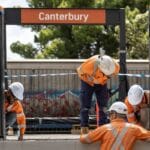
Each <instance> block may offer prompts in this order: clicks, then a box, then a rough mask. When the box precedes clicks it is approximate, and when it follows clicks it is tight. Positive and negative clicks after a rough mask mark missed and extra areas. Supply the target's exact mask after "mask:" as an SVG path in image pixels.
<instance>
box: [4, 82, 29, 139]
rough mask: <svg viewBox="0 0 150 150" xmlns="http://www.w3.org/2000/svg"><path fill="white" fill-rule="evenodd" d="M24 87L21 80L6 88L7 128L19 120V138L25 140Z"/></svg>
mask: <svg viewBox="0 0 150 150" xmlns="http://www.w3.org/2000/svg"><path fill="white" fill-rule="evenodd" d="M23 93H24V87H23V85H22V84H21V83H20V82H14V83H12V84H11V85H9V87H8V90H5V112H6V128H9V127H12V126H13V124H14V123H15V122H16V121H17V124H18V128H19V131H20V132H19V137H18V140H19V141H21V140H23V136H24V133H25V128H26V118H25V114H24V111H23V107H22V104H21V102H20V101H21V100H23Z"/></svg>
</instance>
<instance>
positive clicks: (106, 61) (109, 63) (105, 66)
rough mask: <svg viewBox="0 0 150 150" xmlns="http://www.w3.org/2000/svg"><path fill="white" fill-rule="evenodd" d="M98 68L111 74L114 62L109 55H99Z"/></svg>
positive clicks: (106, 73)
mask: <svg viewBox="0 0 150 150" xmlns="http://www.w3.org/2000/svg"><path fill="white" fill-rule="evenodd" d="M99 68H100V70H101V71H102V72H103V73H104V74H105V75H111V74H113V73H114V72H115V62H114V61H113V59H112V58H111V57H110V56H107V55H104V56H101V57H100V58H99Z"/></svg>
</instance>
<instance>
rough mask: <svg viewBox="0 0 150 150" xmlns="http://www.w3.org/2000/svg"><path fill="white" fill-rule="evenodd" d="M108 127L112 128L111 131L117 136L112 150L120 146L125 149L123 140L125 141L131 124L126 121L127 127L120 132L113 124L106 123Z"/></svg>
mask: <svg viewBox="0 0 150 150" xmlns="http://www.w3.org/2000/svg"><path fill="white" fill-rule="evenodd" d="M106 127H107V128H108V129H110V131H111V132H112V134H113V136H114V137H115V142H114V143H113V145H112V148H111V150H116V149H117V148H119V147H120V149H121V150H124V149H125V148H124V146H123V145H122V141H123V138H124V135H125V134H126V132H127V130H128V127H129V124H128V123H126V124H125V127H124V128H123V129H122V130H121V132H120V133H119V132H118V131H117V129H116V128H114V127H113V126H112V125H111V124H108V125H106Z"/></svg>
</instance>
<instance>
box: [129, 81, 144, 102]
mask: <svg viewBox="0 0 150 150" xmlns="http://www.w3.org/2000/svg"><path fill="white" fill-rule="evenodd" d="M143 95H144V90H143V89H142V87H141V86H140V85H137V84H134V85H132V86H131V87H130V89H129V91H128V100H129V103H130V104H131V105H138V104H140V103H141V101H142V98H143Z"/></svg>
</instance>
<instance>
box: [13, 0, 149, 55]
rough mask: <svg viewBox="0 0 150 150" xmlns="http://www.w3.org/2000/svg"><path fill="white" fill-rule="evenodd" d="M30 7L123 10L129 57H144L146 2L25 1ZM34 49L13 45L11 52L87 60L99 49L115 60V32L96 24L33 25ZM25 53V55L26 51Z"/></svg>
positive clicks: (113, 29)
mask: <svg viewBox="0 0 150 150" xmlns="http://www.w3.org/2000/svg"><path fill="white" fill-rule="evenodd" d="M28 4H29V6H30V7H32V8H102V7H105V8H122V7H126V24H127V25H126V31H127V32H126V35H127V43H126V45H127V50H128V57H129V58H147V56H148V55H147V53H148V51H147V45H146V44H147V43H148V35H147V32H146V30H147V26H148V25H147V17H148V14H147V13H145V11H146V5H147V1H146V0H133V1H126V0H111V1H107V0H28ZM135 6H136V7H137V8H136V9H135ZM31 28H32V30H33V31H35V32H37V34H36V35H35V40H34V41H35V43H37V44H38V45H39V46H38V47H37V48H34V47H33V46H32V45H31V44H21V43H20V42H16V43H13V44H12V46H11V48H12V51H13V52H16V53H18V54H20V55H21V56H23V57H25V58H87V57H89V56H91V55H94V54H98V53H99V48H104V49H105V50H106V53H107V54H109V55H111V56H114V57H118V54H117V52H118V47H119V38H118V35H119V30H118V29H117V28H115V27H114V26H99V25H92V26H91V25H48V26H45V25H40V26H39V25H36V26H31ZM29 48H30V50H28V51H29V52H27V49H29Z"/></svg>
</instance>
